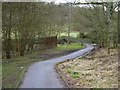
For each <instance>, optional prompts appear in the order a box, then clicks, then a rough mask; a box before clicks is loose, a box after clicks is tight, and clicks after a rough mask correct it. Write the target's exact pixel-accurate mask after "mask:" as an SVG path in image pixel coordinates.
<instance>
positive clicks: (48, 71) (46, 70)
mask: <svg viewBox="0 0 120 90" xmlns="http://www.w3.org/2000/svg"><path fill="white" fill-rule="evenodd" d="M86 46H87V47H86V48H85V49H82V50H78V51H76V52H74V53H71V54H69V55H65V56H61V57H58V58H54V59H49V60H47V61H40V62H37V63H35V64H32V65H31V66H30V67H29V69H28V71H27V72H26V74H25V77H24V78H23V82H22V84H21V85H20V88H64V87H66V86H65V84H64V82H63V81H62V80H61V79H60V77H59V75H58V74H57V73H56V71H55V69H54V65H55V64H56V63H58V62H61V61H65V60H67V59H73V58H76V57H81V56H82V55H84V54H85V53H87V52H89V51H91V50H92V49H93V48H94V47H93V46H92V45H88V44H86Z"/></svg>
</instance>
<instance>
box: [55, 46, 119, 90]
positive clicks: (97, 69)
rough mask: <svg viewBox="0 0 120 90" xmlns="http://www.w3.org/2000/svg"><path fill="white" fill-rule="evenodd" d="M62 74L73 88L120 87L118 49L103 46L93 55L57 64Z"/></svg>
mask: <svg viewBox="0 0 120 90" xmlns="http://www.w3.org/2000/svg"><path fill="white" fill-rule="evenodd" d="M57 70H59V72H60V75H61V76H62V78H63V79H64V81H65V82H66V83H67V84H68V85H69V86H70V87H72V88H118V51H117V50H116V49H113V50H112V53H111V54H108V53H107V49H105V48H102V49H100V50H98V51H96V52H95V53H94V54H93V55H89V56H86V57H85V58H80V59H73V60H69V61H65V62H62V63H59V64H58V65H57Z"/></svg>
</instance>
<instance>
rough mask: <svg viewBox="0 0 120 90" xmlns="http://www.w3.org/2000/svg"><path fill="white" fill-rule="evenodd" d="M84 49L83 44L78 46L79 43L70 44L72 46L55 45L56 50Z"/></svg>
mask: <svg viewBox="0 0 120 90" xmlns="http://www.w3.org/2000/svg"><path fill="white" fill-rule="evenodd" d="M82 48H85V45H84V44H80V43H72V44H64V45H61V44H58V45H57V50H79V49H82Z"/></svg>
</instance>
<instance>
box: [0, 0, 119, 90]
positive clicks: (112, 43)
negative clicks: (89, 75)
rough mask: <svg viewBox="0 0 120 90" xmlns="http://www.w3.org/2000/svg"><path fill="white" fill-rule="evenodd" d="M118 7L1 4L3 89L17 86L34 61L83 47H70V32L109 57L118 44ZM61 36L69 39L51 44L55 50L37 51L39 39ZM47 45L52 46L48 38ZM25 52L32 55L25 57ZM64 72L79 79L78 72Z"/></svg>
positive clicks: (114, 4) (103, 4)
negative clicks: (92, 44)
mask: <svg viewBox="0 0 120 90" xmlns="http://www.w3.org/2000/svg"><path fill="white" fill-rule="evenodd" d="M119 4H120V2H95V3H94V2H92V3H89V2H88V3H86V5H84V6H82V7H81V6H80V5H81V3H79V2H78V3H77V2H75V3H71V4H70V3H62V4H58V5H57V4H55V3H54V2H51V3H46V2H39V3H38V2H37V3H36V2H26V3H25V2H24V3H23V2H3V3H2V57H4V58H3V87H8V88H10V87H12V88H14V87H18V85H19V82H20V81H21V78H22V77H23V75H24V73H25V71H26V69H27V68H28V66H29V65H30V64H32V63H33V62H36V61H41V60H45V59H48V58H52V57H56V56H59V55H61V53H63V52H65V51H70V50H71V51H72V50H78V49H81V48H85V46H84V45H82V44H78V43H74V44H71V41H70V39H71V36H72V35H71V32H75V33H77V34H79V35H78V37H76V35H75V33H74V34H73V36H75V37H74V40H73V41H74V42H80V41H82V42H85V41H84V40H86V41H91V43H96V44H98V46H100V47H101V48H107V52H108V55H107V57H109V54H110V53H111V55H112V53H113V52H112V49H116V48H117V47H118V43H120V42H119V41H118V40H120V37H119V36H120V35H119V34H120V32H118V31H117V30H119V20H120V19H118V18H119V9H117V8H119ZM64 34H66V35H65V36H67V38H68V39H67V42H66V43H65V44H64V45H61V44H60V45H57V42H55V41H54V42H55V44H56V45H57V46H58V47H54V48H53V49H52V51H50V52H48V51H47V50H45V51H44V52H43V51H42V50H41V49H38V48H36V46H38V47H39V48H40V47H41V46H40V45H41V42H40V38H43V37H45V38H46V37H49V38H51V37H54V36H55V37H57V39H58V40H59V39H60V38H62V37H61V36H62V35H64ZM118 35H119V36H118ZM0 36H1V35H0ZM42 40H43V39H42ZM43 42H44V40H43ZM87 43H88V42H87ZM47 44H48V45H52V43H51V41H50V39H49V40H48V41H47ZM37 50H38V51H37ZM54 51H55V52H54ZM35 52H37V53H35ZM28 53H31V54H30V55H27V54H28ZM38 53H40V54H43V53H47V54H45V55H42V56H41V57H40V56H39V55H36V54H38ZM52 53H53V54H52ZM56 53H57V54H56ZM47 55H48V57H47ZM49 55H50V56H49ZM62 55H63V54H62ZM105 55H106V53H105ZM98 56H99V55H98ZM105 57H106V56H105ZM109 61H111V60H109ZM85 64H86V63H84V65H85ZM94 64H95V63H94ZM97 64H98V63H97ZM97 64H96V65H97ZM66 71H67V72H69V73H70V74H72V78H74V79H75V80H76V79H78V78H80V75H81V73H79V72H76V71H75V72H72V73H71V70H66ZM107 73H108V72H107ZM83 82H84V81H83ZM93 83H95V82H93ZM107 84H108V83H107ZM108 86H109V85H108ZM100 87H101V86H100Z"/></svg>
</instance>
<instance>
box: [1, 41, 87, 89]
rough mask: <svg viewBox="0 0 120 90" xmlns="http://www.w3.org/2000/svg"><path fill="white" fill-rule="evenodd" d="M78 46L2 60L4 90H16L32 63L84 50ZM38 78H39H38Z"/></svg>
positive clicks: (63, 46) (59, 46)
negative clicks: (7, 89)
mask: <svg viewBox="0 0 120 90" xmlns="http://www.w3.org/2000/svg"><path fill="white" fill-rule="evenodd" d="M84 47H85V46H84V45H83V46H81V45H80V44H76V43H75V44H70V45H67V44H66V45H58V46H57V47H56V48H53V49H47V50H42V51H37V52H33V53H32V54H29V55H25V56H22V57H16V58H12V59H4V60H3V64H2V72H3V73H2V74H3V78H2V85H3V87H4V88H17V87H18V86H19V84H20V81H21V80H22V78H23V77H24V74H25V71H26V70H27V69H28V67H29V65H31V64H33V63H34V62H38V61H43V60H47V59H50V58H54V57H58V56H62V55H65V54H68V53H70V52H71V51H74V50H78V49H81V48H84ZM38 78H39V77H38Z"/></svg>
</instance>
